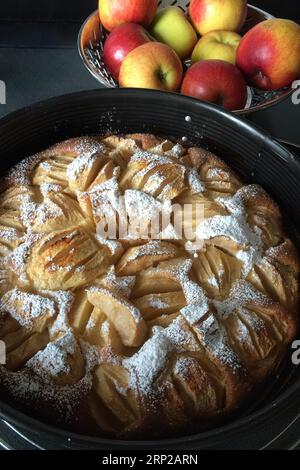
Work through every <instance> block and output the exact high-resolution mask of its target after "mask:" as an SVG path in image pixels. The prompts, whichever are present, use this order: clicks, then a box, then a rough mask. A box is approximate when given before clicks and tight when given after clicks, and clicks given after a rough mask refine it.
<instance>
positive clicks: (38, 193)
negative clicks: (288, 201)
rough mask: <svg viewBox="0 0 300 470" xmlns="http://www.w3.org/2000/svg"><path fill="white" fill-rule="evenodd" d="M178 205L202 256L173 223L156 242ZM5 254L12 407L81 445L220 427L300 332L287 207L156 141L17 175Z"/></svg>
mask: <svg viewBox="0 0 300 470" xmlns="http://www.w3.org/2000/svg"><path fill="white" fill-rule="evenodd" d="M121 200H122V201H123V204H122V207H121V202H120V201H121ZM175 205H176V207H177V209H178V212H177V215H178V213H179V215H180V220H181V221H182V220H184V224H185V225H186V227H188V228H189V232H191V233H192V234H193V236H195V239H196V240H197V243H195V240H194V239H193V238H192V239H190V238H188V237H187V236H186V233H185V232H184V234H183V235H182V234H179V232H178V230H177V227H176V224H175V222H176V219H175V216H174V214H173V215H172V217H170V220H169V224H168V225H167V226H166V227H164V226H163V225H162V221H161V219H159V223H158V225H159V227H158V228H159V236H156V237H152V234H153V232H152V230H150V229H151V222H152V220H153V214H155V213H156V211H159V210H160V209H162V208H164V209H166V208H167V209H168V210H170V208H172V207H174V206H175ZM198 206H199V207H202V208H203V212H202V217H201V218H200V220H198V218H197V217H196V207H198ZM186 207H189V217H183V216H184V215H185V213H184V209H185V208H186ZM124 219H125V220H126V221H127V223H130V224H131V225H132V224H133V225H134V224H135V223H136V222H137V220H139V221H141V220H142V222H143V225H144V228H145V231H144V232H143V236H141V235H142V234H141V232H137V233H138V235H139V236H132V233H127V234H126V233H124V232H123V231H122V230H121V223H123V222H124ZM177 221H178V219H177ZM111 222H113V223H114V224H113V225H114V228H115V236H113V235H112V234H111V232H109V233H108V232H107V233H108V236H105V234H106V232H105V230H106V229H107V226H108V225H109V224H110V223H111ZM184 224H183V225H184ZM145 234H146V235H145ZM0 253H1V264H0V293H1V302H0V340H1V341H2V344H4V345H5V349H6V363H5V364H4V365H2V366H1V368H0V387H1V394H3V395H4V396H5V397H8V398H9V399H10V400H12V401H13V403H15V404H16V406H18V407H20V408H21V409H23V410H25V411H27V412H30V413H31V414H33V415H34V416H37V417H39V418H40V419H44V420H47V421H48V422H51V423H54V424H55V425H59V426H62V427H64V428H68V429H73V430H76V431H77V432H80V433H92V434H96V435H101V436H112V437H117V438H123V439H126V438H133V437H137V438H151V437H153V436H169V435H171V434H174V433H178V432H186V431H187V430H189V429H191V426H195V427H196V428H197V427H199V428H203V427H206V426H209V425H211V423H215V422H216V419H218V418H219V417H223V416H226V415H228V414H229V413H230V412H232V411H233V410H234V409H236V408H237V407H238V406H239V405H240V404H241V403H242V402H243V401H244V400H245V399H246V398H248V397H249V396H250V394H251V392H252V391H253V390H254V389H255V388H256V387H257V386H258V385H259V384H260V383H262V381H263V380H264V379H266V378H267V377H268V375H269V374H270V373H271V372H272V371H274V370H275V368H276V367H277V366H278V364H279V363H280V362H281V361H282V359H283V357H284V355H285V353H286V352H287V349H288V347H289V343H290V342H291V341H292V340H293V338H294V337H295V334H296V331H297V326H298V300H299V292H298V275H299V261H298V253H297V250H296V249H295V247H294V245H293V243H292V242H291V240H290V239H289V238H287V237H286V235H285V233H284V231H283V227H282V218H281V213H280V210H279V208H278V206H277V205H276V204H275V203H274V202H273V201H272V200H271V198H270V197H269V196H268V195H267V194H266V193H265V191H264V190H263V189H262V188H261V187H259V186H257V185H244V184H243V183H242V181H241V180H240V179H239V177H238V176H237V175H236V174H235V173H234V172H233V171H232V170H231V169H230V168H229V167H228V166H227V165H226V164H225V163H224V162H223V161H222V160H220V159H219V158H218V157H216V156H215V155H213V154H211V153H209V152H208V151H206V150H204V149H202V148H195V147H188V146H186V147H184V146H182V145H181V144H180V143H176V142H172V141H171V140H166V139H162V138H159V137H156V136H154V135H148V134H135V135H111V136H105V137H93V138H92V137H81V138H75V139H71V140H68V141H66V142H62V143H59V144H57V145H55V146H54V147H52V148H50V149H49V150H46V151H44V152H41V153H39V154H37V155H34V156H32V157H30V158H27V159H25V160H23V161H22V162H21V163H19V164H18V165H16V166H15V167H14V168H13V169H11V170H10V171H9V172H8V174H7V175H6V176H5V177H3V178H2V183H1V194H0Z"/></svg>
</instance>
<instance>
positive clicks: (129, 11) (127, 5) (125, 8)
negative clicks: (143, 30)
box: [99, 0, 157, 31]
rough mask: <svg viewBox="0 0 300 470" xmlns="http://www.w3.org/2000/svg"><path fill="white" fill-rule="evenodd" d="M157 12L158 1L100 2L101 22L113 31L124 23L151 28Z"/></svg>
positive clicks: (112, 0) (116, 0)
mask: <svg viewBox="0 0 300 470" xmlns="http://www.w3.org/2000/svg"><path fill="white" fill-rule="evenodd" d="M156 10H157V0H99V15H100V21H101V23H102V24H103V26H104V28H105V29H107V30H108V31H112V30H113V29H114V28H116V27H117V26H120V25H121V24H123V23H138V24H141V25H143V26H146V27H147V26H150V24H151V23H152V21H153V19H154V16H155V14H156Z"/></svg>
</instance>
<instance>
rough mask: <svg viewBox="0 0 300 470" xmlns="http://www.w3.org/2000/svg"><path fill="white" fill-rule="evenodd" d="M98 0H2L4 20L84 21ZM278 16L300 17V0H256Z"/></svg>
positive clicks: (257, 4) (0, 15)
mask: <svg viewBox="0 0 300 470" xmlns="http://www.w3.org/2000/svg"><path fill="white" fill-rule="evenodd" d="M97 3H98V2H97V0H0V18H1V19H2V20H4V19H5V20H13V19H14V20H29V21H32V20H39V21H75V22H76V21H81V20H82V19H83V18H84V17H85V16H86V15H87V14H88V13H89V12H91V11H92V10H93V9H95V8H97ZM249 3H251V4H253V5H256V6H258V7H260V8H262V9H264V10H266V11H269V12H270V13H272V14H273V15H275V16H279V17H280V16H284V17H285V18H291V19H295V20H299V19H300V5H299V0H252V1H250V2H249Z"/></svg>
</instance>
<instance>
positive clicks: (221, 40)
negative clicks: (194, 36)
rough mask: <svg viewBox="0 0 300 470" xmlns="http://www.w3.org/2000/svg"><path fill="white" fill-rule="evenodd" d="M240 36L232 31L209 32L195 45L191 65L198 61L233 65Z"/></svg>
mask: <svg viewBox="0 0 300 470" xmlns="http://www.w3.org/2000/svg"><path fill="white" fill-rule="evenodd" d="M241 39H242V38H241V36H239V35H238V34H237V33H233V32H232V31H211V32H210V33H207V34H205V35H204V36H202V38H201V39H200V40H199V41H198V43H197V44H196V47H195V49H194V51H193V55H192V63H193V64H194V63H195V62H199V61H200V60H209V59H219V60H225V61H226V62H230V63H231V64H233V65H235V61H236V52H237V48H238V46H239V44H240V41H241Z"/></svg>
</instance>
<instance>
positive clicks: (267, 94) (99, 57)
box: [78, 0, 293, 114]
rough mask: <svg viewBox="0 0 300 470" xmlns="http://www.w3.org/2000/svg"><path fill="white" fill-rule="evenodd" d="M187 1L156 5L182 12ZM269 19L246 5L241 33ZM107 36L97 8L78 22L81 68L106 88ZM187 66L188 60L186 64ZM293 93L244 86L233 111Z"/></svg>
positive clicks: (108, 84) (109, 77) (109, 82)
mask: <svg viewBox="0 0 300 470" xmlns="http://www.w3.org/2000/svg"><path fill="white" fill-rule="evenodd" d="M189 4H190V2H189V1H187V0H160V1H159V8H164V7H167V6H170V5H172V6H175V5H176V6H178V7H179V8H181V9H182V10H183V11H187V9H188V6H189ZM271 18H273V16H272V15H270V14H269V13H267V12H265V11H263V10H261V9H259V8H256V7H254V6H252V5H249V6H248V15H247V19H246V23H245V25H244V28H243V31H242V34H245V33H246V32H247V31H248V30H249V29H251V28H252V27H253V26H255V25H256V24H257V23H259V22H261V21H263V20H266V19H271ZM107 36H108V33H107V31H105V29H104V28H103V27H102V25H101V22H100V18H99V14H98V10H97V11H94V12H93V13H92V14H91V15H90V16H89V17H88V18H87V19H86V21H85V22H84V24H83V25H82V27H81V29H80V32H79V36H78V50H79V54H80V56H81V58H82V60H83V63H84V65H85V67H86V68H87V69H88V71H89V72H90V73H91V74H92V75H93V77H95V78H96V80H98V82H100V83H101V84H102V85H104V86H105V87H108V88H117V87H118V86H119V85H118V82H117V81H116V80H115V79H114V78H113V77H112V75H111V74H110V73H109V71H108V70H107V68H106V66H105V63H104V60H103V47H104V43H105V41H106V38H107ZM187 65H189V63H187ZM292 93H293V89H292V88H290V87H286V88H283V89H281V90H277V91H262V90H257V89H255V88H252V87H248V99H247V103H246V105H245V108H244V109H240V110H236V111H235V112H236V113H238V114H250V113H252V112H254V111H258V110H262V109H266V108H269V107H270V106H274V105H275V104H277V103H279V102H280V101H282V100H284V99H285V98H287V97H288V96H289V95H291V94H292Z"/></svg>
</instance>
